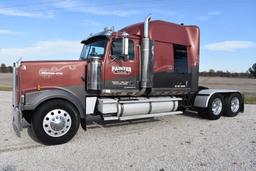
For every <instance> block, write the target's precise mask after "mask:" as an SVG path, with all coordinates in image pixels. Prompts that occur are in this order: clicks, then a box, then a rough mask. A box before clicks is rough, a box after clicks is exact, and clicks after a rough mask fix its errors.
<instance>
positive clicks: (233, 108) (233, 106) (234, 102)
mask: <svg viewBox="0 0 256 171" xmlns="http://www.w3.org/2000/svg"><path fill="white" fill-rule="evenodd" d="M241 103H242V97H241V95H240V94H238V93H232V94H231V95H230V96H229V97H228V98H227V101H226V106H227V108H226V112H225V113H224V115H225V116H229V117H234V116H236V115H238V113H239V112H240V111H241Z"/></svg>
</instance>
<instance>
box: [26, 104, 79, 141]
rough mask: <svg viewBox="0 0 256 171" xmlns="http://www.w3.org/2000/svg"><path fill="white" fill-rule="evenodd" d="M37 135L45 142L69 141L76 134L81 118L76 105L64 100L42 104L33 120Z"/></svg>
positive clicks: (33, 127)
mask: <svg viewBox="0 0 256 171" xmlns="http://www.w3.org/2000/svg"><path fill="white" fill-rule="evenodd" d="M31 123H32V124H31V126H32V129H33V131H34V133H35V135H36V137H37V138H38V139H39V140H40V141H41V142H42V143H44V144H47V145H56V144H62V143H66V142H68V141H69V140H70V139H72V138H73V136H74V135H75V134H76V132H77V130H78V128H79V123H80V119H79V116H78V112H77V110H76V108H74V106H73V105H72V104H70V103H68V102H66V101H63V100H52V101H48V102H46V103H45V104H43V105H41V106H40V107H39V108H38V109H37V110H36V111H35V113H34V115H33V117H32V122H31Z"/></svg>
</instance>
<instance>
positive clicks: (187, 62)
mask: <svg viewBox="0 0 256 171" xmlns="http://www.w3.org/2000/svg"><path fill="white" fill-rule="evenodd" d="M199 37H200V32H199V28H198V27H197V26H187V25H183V24H181V25H178V24H173V23H170V22H165V21H159V20H155V21H150V16H149V17H147V18H146V19H145V22H144V23H138V24H134V25H130V26H127V27H125V28H123V29H121V30H119V31H117V32H115V31H113V30H112V29H108V28H105V29H104V31H103V32H100V33H97V34H94V35H90V36H89V37H88V38H87V39H85V40H83V41H82V42H81V43H82V44H83V49H82V52H81V56H80V59H79V60H70V61H64V60H63V61H19V62H17V63H15V64H14V72H13V85H14V86H13V125H14V128H15V130H16V131H17V132H20V131H21V130H22V127H23V126H22V121H23V119H25V120H26V121H27V122H28V123H31V127H32V129H33V132H34V133H35V135H36V137H37V138H38V139H39V140H40V141H41V142H42V143H44V144H49V145H53V144H61V143H65V142H67V141H69V140H70V139H71V138H72V137H73V136H74V135H75V134H76V132H77V130H78V128H79V125H80V123H81V124H82V126H83V127H86V116H87V115H100V116H101V118H102V119H103V120H104V121H110V120H119V121H124V120H133V119H140V118H150V117H158V116H166V115H173V114H181V113H183V111H184V110H186V109H192V110H193V109H194V110H196V111H198V113H199V115H200V116H202V117H204V118H208V119H211V120H216V119H219V118H220V116H221V115H226V116H236V115H237V114H238V113H239V112H243V110H244V100H243V95H242V94H241V93H240V92H239V91H237V90H222V89H220V90H219V89H208V88H206V87H200V86H198V76H199V74H198V73H199V48H200V42H199Z"/></svg>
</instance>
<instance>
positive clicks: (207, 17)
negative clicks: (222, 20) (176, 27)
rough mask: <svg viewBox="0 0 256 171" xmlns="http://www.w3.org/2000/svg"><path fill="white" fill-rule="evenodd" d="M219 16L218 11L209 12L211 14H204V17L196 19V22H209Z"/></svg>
mask: <svg viewBox="0 0 256 171" xmlns="http://www.w3.org/2000/svg"><path fill="white" fill-rule="evenodd" d="M220 14H221V12H220V11H211V12H208V14H206V15H202V16H198V17H196V20H200V21H208V20H211V19H212V18H213V17H214V16H217V15H220Z"/></svg>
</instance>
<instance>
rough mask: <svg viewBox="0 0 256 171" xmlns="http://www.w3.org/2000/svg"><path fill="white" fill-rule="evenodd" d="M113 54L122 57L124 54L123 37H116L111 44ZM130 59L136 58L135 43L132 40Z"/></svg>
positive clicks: (130, 43) (130, 42)
mask: <svg viewBox="0 0 256 171" xmlns="http://www.w3.org/2000/svg"><path fill="white" fill-rule="evenodd" d="M111 55H112V56H115V57H117V59H120V58H121V56H122V39H121V38H119V39H114V40H113V41H112V46H111ZM128 55H129V60H134V44H133V41H132V40H129V53H128Z"/></svg>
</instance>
